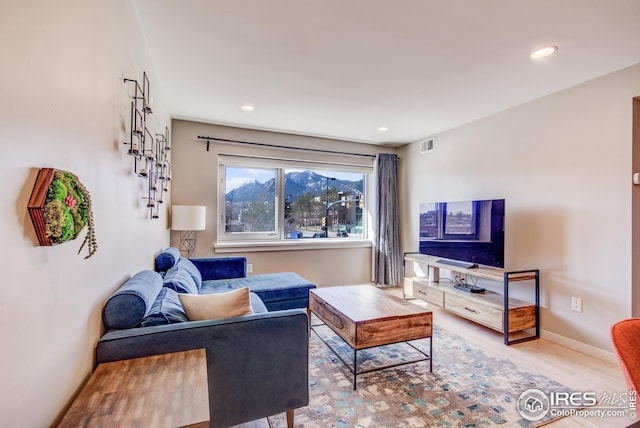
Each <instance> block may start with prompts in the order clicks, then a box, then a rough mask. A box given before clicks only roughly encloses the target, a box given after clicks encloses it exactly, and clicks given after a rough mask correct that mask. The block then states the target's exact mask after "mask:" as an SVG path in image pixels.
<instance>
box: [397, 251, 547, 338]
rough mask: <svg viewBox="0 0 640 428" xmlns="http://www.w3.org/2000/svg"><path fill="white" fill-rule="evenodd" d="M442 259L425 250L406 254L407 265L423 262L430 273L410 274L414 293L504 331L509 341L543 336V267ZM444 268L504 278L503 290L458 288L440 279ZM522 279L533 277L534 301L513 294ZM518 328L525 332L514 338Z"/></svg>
mask: <svg viewBox="0 0 640 428" xmlns="http://www.w3.org/2000/svg"><path fill="white" fill-rule="evenodd" d="M440 260H441V259H440V258H438V257H431V256H425V255H423V254H416V253H407V254H405V256H404V263H405V268H406V264H407V263H414V264H417V265H418V266H419V269H418V270H419V271H422V272H423V273H427V275H426V276H414V277H411V278H409V280H410V281H412V288H413V297H415V298H417V299H422V300H424V301H426V302H428V303H429V304H432V305H435V306H437V307H440V308H443V309H445V310H447V311H450V312H453V313H455V314H456V315H459V316H461V317H464V318H467V319H469V320H471V321H474V322H477V323H478V324H482V325H484V326H486V327H489V328H491V329H494V330H497V331H499V332H501V333H502V334H503V336H504V343H505V344H506V345H512V344H514V343H518V342H523V341H526V340H532V339H537V338H539V337H540V271H539V270H537V269H531V270H521V271H508V270H506V269H499V268H493V267H485V266H481V267H477V268H465V267H458V266H452V265H450V264H447V263H443V262H442V261H440ZM440 269H447V270H449V271H451V272H457V273H459V274H464V275H467V276H471V277H477V278H484V279H488V280H491V281H498V282H502V283H503V293H502V294H500V293H496V292H493V291H489V290H486V291H484V292H482V293H469V292H466V291H460V290H458V289H456V288H454V287H453V284H452V283H447V282H441V281H440ZM414 270H415V269H414ZM405 272H406V270H405ZM519 281H533V283H534V293H533V294H534V295H533V296H532V300H533V302H527V301H524V300H519V299H515V298H513V297H510V296H509V291H510V287H511V285H512V283H514V282H519ZM525 331H526V332H525ZM532 331H533V333H530V334H527V332H532ZM517 332H522V333H521V334H519V335H518V337H517V338H515V339H511V338H510V334H513V333H517Z"/></svg>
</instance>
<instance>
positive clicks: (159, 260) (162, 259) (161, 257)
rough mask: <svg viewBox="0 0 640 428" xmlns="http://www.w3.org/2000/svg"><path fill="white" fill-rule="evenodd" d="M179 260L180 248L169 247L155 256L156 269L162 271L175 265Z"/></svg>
mask: <svg viewBox="0 0 640 428" xmlns="http://www.w3.org/2000/svg"><path fill="white" fill-rule="evenodd" d="M179 260H180V250H178V249H177V248H176V247H169V248H167V249H166V250H164V251H163V252H161V253H160V254H158V255H157V256H156V263H155V264H156V271H157V272H164V271H167V270H169V269H171V268H172V267H174V266H175V264H176V263H178V261H179Z"/></svg>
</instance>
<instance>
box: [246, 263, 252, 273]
mask: <svg viewBox="0 0 640 428" xmlns="http://www.w3.org/2000/svg"><path fill="white" fill-rule="evenodd" d="M251 272H253V265H252V264H251V263H247V273H251Z"/></svg>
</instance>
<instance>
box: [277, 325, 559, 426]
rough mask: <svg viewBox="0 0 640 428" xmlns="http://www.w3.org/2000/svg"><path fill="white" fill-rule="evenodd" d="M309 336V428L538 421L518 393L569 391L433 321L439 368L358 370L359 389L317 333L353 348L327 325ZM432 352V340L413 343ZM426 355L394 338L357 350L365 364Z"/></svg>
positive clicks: (305, 417) (301, 412) (281, 420)
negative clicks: (521, 408)
mask: <svg viewBox="0 0 640 428" xmlns="http://www.w3.org/2000/svg"><path fill="white" fill-rule="evenodd" d="M314 331H315V333H311V337H310V355H309V398H310V401H309V405H308V406H307V407H304V408H300V409H296V411H295V426H296V427H303V428H327V427H336V428H385V427H388V428H396V427H397V428H404V427H416V428H417V427H465V428H473V427H489V426H503V427H524V428H526V427H535V426H541V425H544V424H547V423H549V422H550V421H551V420H553V419H554V418H552V417H550V416H549V415H547V416H545V418H544V419H542V420H540V421H536V422H530V421H528V420H526V419H524V418H523V417H522V416H521V415H520V414H519V412H518V410H517V407H516V403H517V401H518V397H519V396H520V394H521V393H523V392H524V391H526V390H528V389H530V388H536V389H539V390H542V391H545V392H547V393H548V392H551V391H569V389H568V388H566V387H564V386H563V385H561V384H559V383H557V382H554V381H552V380H550V379H548V378H546V377H545V376H542V375H540V374H537V373H531V372H528V371H525V370H523V369H520V368H518V367H517V366H516V365H515V364H514V363H512V362H511V361H509V360H506V359H504V358H500V357H497V356H492V355H488V354H487V353H486V352H484V351H483V350H481V349H479V348H477V347H476V346H474V345H471V344H469V343H467V342H466V341H465V340H464V339H463V338H462V337H460V336H458V335H456V334H454V333H452V332H449V331H447V330H444V329H442V328H438V327H434V331H433V353H434V359H433V373H430V372H429V361H422V362H417V363H413V364H407V365H403V366H398V367H394V368H386V369H382V370H380V371H376V372H371V373H365V374H359V375H358V378H357V390H356V391H354V390H353V377H352V374H351V372H350V371H349V369H347V368H346V367H345V366H344V364H343V363H342V362H341V361H340V360H339V359H338V358H337V357H336V356H335V355H334V353H333V352H332V351H331V350H330V349H329V348H328V347H327V345H326V344H324V343H323V342H322V341H321V340H320V339H319V338H318V337H317V334H319V335H320V336H322V338H323V339H324V340H325V341H327V342H328V343H329V344H330V345H331V346H332V347H333V348H334V349H336V350H337V352H338V353H339V354H340V355H341V357H342V358H343V359H344V360H346V361H347V362H349V361H351V362H352V361H353V350H352V349H351V348H350V347H349V346H348V345H347V344H346V343H345V342H344V341H342V339H340V338H339V337H338V336H337V335H336V334H335V333H333V331H331V330H330V329H329V328H328V327H326V326H324V325H315V326H314ZM411 343H412V345H414V346H416V347H418V348H419V349H421V350H423V351H424V352H426V353H427V354H428V352H429V342H428V339H424V340H417V341H413V342H411ZM420 358H422V355H420V353H419V352H417V351H416V350H415V349H413V348H412V347H411V346H409V345H406V344H404V343H402V344H394V345H387V346H381V347H377V348H371V349H368V350H362V351H358V367H359V371H363V370H368V369H370V368H374V367H382V366H384V365H387V364H389V362H390V361H393V362H398V361H399V360H404V361H413V360H418V359H420ZM268 421H269V425H270V427H272V428H285V427H286V420H285V415H284V414H280V415H275V416H272V417H270V418H268Z"/></svg>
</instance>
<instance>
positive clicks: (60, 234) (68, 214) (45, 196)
mask: <svg viewBox="0 0 640 428" xmlns="http://www.w3.org/2000/svg"><path fill="white" fill-rule="evenodd" d="M27 208H28V210H29V216H30V217H31V221H32V222H33V227H34V228H35V230H36V235H37V237H38V242H39V244H40V245H43V246H51V245H57V244H62V243H64V242H67V241H71V240H73V239H76V238H77V237H78V235H79V234H80V232H81V231H82V229H84V227H85V226H87V235H86V236H85V238H84V241H83V242H82V244H81V245H80V249H78V254H80V251H82V249H83V248H84V247H85V245H86V246H87V251H88V254H87V256H86V257H85V259H88V258H89V257H91V256H93V255H94V254H95V252H96V251H97V249H98V245H97V242H96V237H95V230H94V224H93V212H92V211H91V195H90V194H89V191H88V190H87V189H86V188H85V187H84V186H83V185H82V183H81V182H80V180H78V177H77V176H76V175H75V174H72V173H70V172H68V171H61V170H56V169H53V168H42V169H40V171H39V172H38V177H37V178H36V183H35V185H34V186H33V191H32V192H31V198H30V199H29V204H28V206H27Z"/></svg>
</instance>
